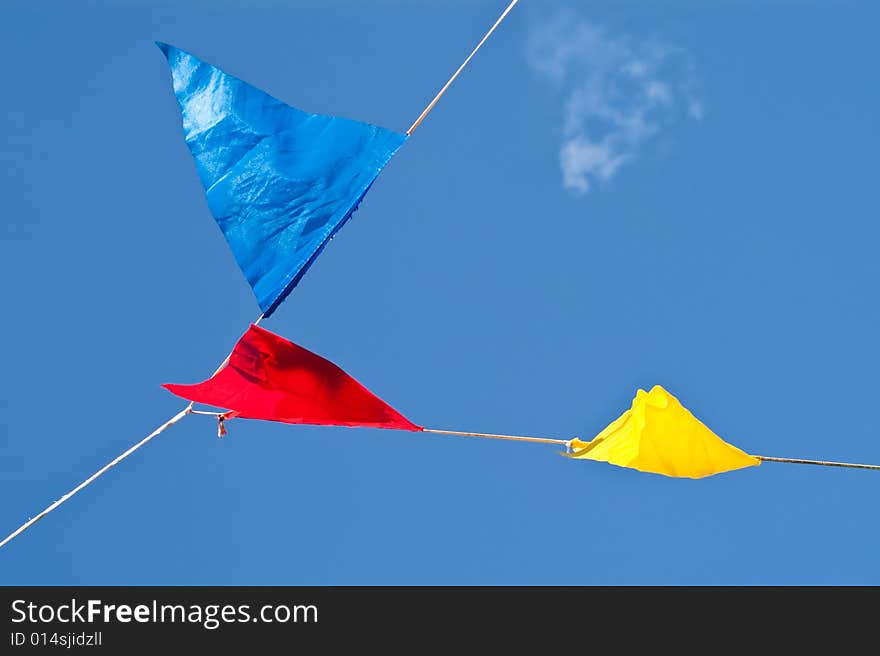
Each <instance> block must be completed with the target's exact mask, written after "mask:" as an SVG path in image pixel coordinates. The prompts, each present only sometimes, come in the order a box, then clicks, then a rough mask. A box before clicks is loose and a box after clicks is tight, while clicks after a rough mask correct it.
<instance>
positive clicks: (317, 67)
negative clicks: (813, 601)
mask: <svg viewBox="0 0 880 656" xmlns="http://www.w3.org/2000/svg"><path fill="white" fill-rule="evenodd" d="M244 4H245V3H238V2H231V1H227V2H219V3H218V2H214V3H209V2H173V3H172V2H153V3H148V2H111V1H106V2H97V1H96V2H91V3H83V4H82V6H81V7H79V8H77V9H72V8H70V6H68V5H67V3H61V2H57V3H55V2H23V1H17V0H13V1H11V2H10V1H8V0H7V2H5V3H3V6H2V8H0V16H2V20H0V55H2V56H0V74H2V79H3V80H4V87H3V91H2V97H3V103H0V125H2V126H3V130H0V165H2V170H3V172H4V175H3V176H2V178H0V195H2V198H3V210H2V215H3V220H2V221H0V245H2V258H0V272H2V274H3V275H2V279H3V281H4V283H3V297H2V304H3V311H4V318H5V321H3V322H2V324H0V331H2V337H3V342H4V343H5V344H6V348H5V357H4V367H3V372H4V376H3V382H2V383H0V385H2V390H0V391H2V394H0V410H2V411H3V412H2V417H3V419H2V431H0V440H2V457H0V527H2V528H3V531H2V532H3V533H4V534H5V533H6V532H7V531H11V530H12V529H14V528H15V527H16V526H18V525H19V524H20V523H22V522H23V521H24V520H26V519H27V518H28V517H29V516H31V515H33V514H35V513H36V512H38V511H39V510H40V509H42V508H43V507H44V506H46V505H47V504H48V503H49V502H51V501H52V500H54V499H56V498H58V497H59V496H61V495H62V494H63V493H64V492H66V491H67V490H69V489H70V488H71V487H73V486H74V485H75V484H77V483H78V482H80V481H81V480H82V479H84V478H85V477H86V476H88V475H89V474H90V473H92V472H93V471H94V470H95V469H97V468H98V467H99V466H101V465H103V464H104V463H106V462H107V461H109V460H110V459H112V458H113V457H114V456H116V455H117V454H119V453H120V452H122V451H123V450H125V449H126V448H127V447H128V446H130V445H131V444H133V443H134V442H135V441H137V440H138V439H140V438H141V437H143V436H144V435H146V434H147V433H148V432H149V431H151V430H152V429H153V428H154V427H155V426H156V425H158V424H159V423H161V422H162V421H163V420H164V419H166V418H167V417H169V416H171V415H172V414H174V413H175V412H176V411H177V410H178V409H179V408H180V407H181V403H180V401H179V399H176V398H174V397H172V396H171V395H170V394H168V393H166V392H164V391H163V390H162V389H160V388H159V384H160V383H162V382H182V383H186V382H195V381H198V380H202V379H203V378H205V377H207V376H208V375H209V374H210V373H211V371H213V369H214V367H215V366H216V365H217V363H218V362H219V360H221V359H222V358H223V356H224V355H225V354H226V353H227V352H228V350H229V349H230V348H231V346H232V345H233V343H234V342H235V340H236V339H237V337H238V336H239V335H240V334H241V333H242V332H243V331H244V330H245V328H246V327H247V324H248V322H249V321H251V320H253V319H255V318H256V316H257V315H258V314H259V312H258V309H257V307H256V303H255V302H254V299H253V297H252V295H251V292H250V289H249V288H248V286H247V284H246V282H245V281H244V279H243V278H242V276H241V274H240V273H239V271H238V269H237V267H236V265H235V263H234V261H233V259H232V256H231V255H230V253H229V252H228V250H227V248H226V245H225V243H224V241H223V239H222V237H221V235H220V232H219V231H218V230H217V228H216V226H215V224H214V221H213V220H212V218H211V216H210V214H209V212H208V209H207V207H206V203H205V200H204V197H203V193H202V189H201V187H200V184H199V181H198V178H197V175H196V171H195V167H194V165H193V162H192V159H191V157H190V155H189V153H188V151H187V149H186V147H185V145H184V143H183V140H182V132H181V127H180V119H179V113H178V109H177V106H176V103H175V100H174V98H173V95H172V92H171V86H170V81H169V76H168V70H167V66H166V64H165V61H164V58H163V56H162V54H161V53H160V52H159V50H158V49H157V48H156V47H155V45H154V44H153V41H154V40H157V39H158V40H163V41H167V42H170V43H172V44H175V45H177V46H179V47H181V48H184V49H187V50H190V51H192V52H194V53H195V54H197V55H198V56H200V57H202V58H204V59H205V60H207V61H209V62H211V63H213V64H215V65H218V66H220V67H222V68H224V69H225V70H227V71H228V72H230V73H232V74H234V75H236V76H238V77H241V78H243V79H245V80H247V81H248V82H250V83H252V84H254V85H256V86H258V87H260V88H262V89H265V90H266V91H268V92H270V93H272V94H273V95H275V96H277V97H279V98H281V99H283V100H284V101H286V102H288V103H290V104H292V105H294V106H296V107H299V108H301V109H305V110H308V111H312V112H322V113H329V114H336V115H341V116H346V117H349V118H357V119H360V120H364V121H368V122H372V123H376V124H379V125H382V126H385V127H388V128H392V129H398V130H405V129H406V127H407V126H409V124H410V123H411V122H412V121H413V119H414V118H415V117H416V116H417V115H418V114H419V112H420V111H421V110H422V108H423V107H424V106H425V105H426V104H427V102H428V101H429V100H430V99H431V97H432V96H433V94H434V93H435V92H436V90H437V89H438V88H439V86H440V85H441V84H442V83H443V82H444V81H445V80H446V79H447V77H448V76H449V74H450V73H451V72H452V71H453V70H454V69H455V67H456V66H458V64H459V63H460V62H461V60H462V59H463V57H464V56H465V55H466V54H467V52H469V50H470V48H471V47H472V46H473V45H474V43H475V42H476V41H477V40H478V39H479V38H480V37H481V36H482V34H483V32H484V31H485V30H486V29H487V28H488V26H489V25H490V24H491V23H492V21H494V19H495V17H496V16H497V15H498V13H500V11H501V10H502V9H503V6H504V5H505V4H506V3H505V2H503V0H502V1H501V2H498V1H495V0H492V1H489V0H485V1H484V0H480V1H468V2H465V1H463V0H462V1H460V2H457V1H450V2H443V3H435V4H432V5H431V6H430V7H429V6H428V5H426V4H425V3H419V2H404V1H399V2H392V1H387V2H383V1H377V2H345V1H342V0H339V1H336V0H334V1H331V2H322V3H310V2H280V1H279V2H264V3H248V4H249V5H257V6H256V7H254V6H248V7H245V6H244ZM520 5H522V6H519V7H517V8H516V9H515V10H514V11H513V12H512V13H511V15H510V16H509V18H508V20H507V21H506V22H505V24H504V25H503V26H502V28H501V29H499V31H498V32H496V34H495V35H494V36H493V37H492V39H491V40H490V41H489V42H488V43H487V45H486V47H485V48H484V49H483V50H482V51H481V52H480V53H479V55H478V56H477V57H476V58H475V59H474V61H473V62H472V65H471V66H470V67H469V68H468V69H467V70H466V72H465V73H464V74H463V75H462V77H461V78H460V79H459V80H458V81H457V82H456V84H455V85H454V86H453V88H452V89H451V90H450V92H449V93H448V94H447V96H446V97H445V98H444V99H443V101H442V102H441V103H440V104H439V105H438V106H437V108H436V110H435V111H434V112H433V113H432V114H431V115H430V117H429V118H428V120H427V121H426V122H425V123H424V124H423V125H422V126H421V127H420V128H419V130H418V131H417V132H416V133H415V135H414V137H413V138H412V139H411V140H410V141H409V142H408V143H407V144H406V145H405V146H404V148H403V149H402V150H401V151H400V153H399V154H398V155H397V156H396V157H395V158H394V160H393V161H392V162H391V164H390V165H389V166H388V168H387V169H386V170H385V171H384V172H383V173H382V175H381V177H380V178H379V180H378V181H377V183H376V184H375V186H374V187H373V189H372V190H371V192H370V193H369V195H368V196H367V198H366V200H365V201H364V203H363V205H362V206H361V209H360V210H359V211H358V213H357V214H356V215H355V217H354V219H353V220H352V221H351V222H350V223H349V224H348V225H347V226H346V227H345V228H344V229H343V231H342V232H341V233H340V234H339V236H338V237H337V238H336V239H335V240H334V241H333V243H332V244H331V245H330V246H329V247H328V248H327V250H326V251H325V253H324V254H323V255H322V257H321V258H320V259H319V261H318V262H317V264H316V265H315V266H314V267H313V268H312V269H311V271H310V272H309V273H308V275H307V276H306V277H305V279H304V280H303V282H302V283H301V284H300V286H299V287H298V288H297V289H296V290H295V292H294V293H293V294H292V295H291V297H290V298H289V299H288V300H287V301H286V302H285V304H284V305H282V306H281V308H280V309H279V311H278V312H277V313H276V314H275V315H274V316H273V317H272V318H271V319H270V320H269V321H268V322H267V323H266V324H265V326H266V327H267V328H269V329H270V330H272V331H274V332H277V333H279V334H281V335H283V336H285V337H287V338H289V339H292V340H294V341H296V342H297V343H300V344H302V345H303V346H305V347H307V348H310V349H312V350H314V351H316V352H317V353H319V354H321V355H323V356H325V357H328V358H330V359H332V360H334V361H335V362H337V363H338V364H340V365H341V366H342V367H344V368H345V369H346V370H347V371H349V372H350V373H351V374H353V375H354V376H356V377H357V378H359V379H360V380H361V381H362V382H363V383H364V384H365V385H367V386H368V387H369V388H370V389H372V390H373V391H375V392H376V393H377V394H379V395H380V396H382V397H383V398H385V399H386V400H388V401H389V402H390V403H392V404H393V405H395V406H396V407H397V408H399V409H400V410H401V411H402V412H403V413H404V414H406V415H407V416H408V417H410V418H411V419H413V420H414V421H416V422H418V423H423V424H425V425H427V426H431V427H437V428H449V429H453V430H455V429H461V430H476V431H488V432H510V433H519V434H531V435H545V436H553V437H570V436H575V435H577V436H580V437H582V438H585V439H586V438H590V437H592V436H593V435H594V434H595V433H597V432H599V430H601V429H602V428H603V427H604V426H605V425H606V424H607V423H608V422H610V421H611V420H612V419H614V418H615V417H617V416H618V415H619V414H620V413H621V412H622V411H623V410H624V409H626V408H627V407H628V406H629V403H630V401H631V399H632V397H633V395H634V393H635V391H636V389H637V388H639V387H643V388H650V386H652V385H654V384H662V385H664V386H665V387H666V388H667V389H669V390H670V391H671V392H672V393H673V394H675V395H677V396H678V397H679V398H680V399H681V400H682V402H683V403H684V404H685V405H686V406H687V407H689V408H690V409H691V410H692V411H693V412H694V413H695V414H696V415H697V416H698V417H699V418H700V419H702V420H703V421H704V422H705V423H706V424H708V425H709V426H710V427H711V428H713V429H714V430H715V431H716V432H717V433H718V434H719V435H721V436H722V437H723V438H725V439H726V440H728V441H730V442H732V443H734V444H736V445H737V446H739V447H741V448H743V449H744V450H746V451H749V452H751V453H755V454H760V455H768V456H788V457H801V458H818V459H831V460H844V461H855V462H880V442H878V433H877V429H876V425H875V424H876V422H875V421H874V418H873V413H874V409H875V408H876V406H877V401H876V396H877V377H876V373H875V372H876V371H877V369H878V365H880V353H878V350H877V339H876V335H877V332H878V325H880V312H878V305H877V302H876V289H877V281H878V279H880V260H878V258H877V256H876V243H877V240H878V238H880V228H878V224H877V217H878V211H877V208H878V202H880V201H878V195H877V174H876V153H877V152H878V150H880V133H878V130H877V126H876V117H877V116H878V114H880V84H878V77H877V71H876V65H875V62H876V61H878V59H880V53H878V48H880V46H878V45H877V41H876V30H875V29H874V28H873V26H874V25H876V24H877V20H878V19H880V11H878V9H877V8H876V7H872V6H871V5H870V3H867V2H864V3H862V2H850V3H846V4H845V5H842V4H840V3H837V4H835V5H831V4H828V3H816V2H800V3H790V2H770V3H767V2H726V3H711V5H712V6H711V7H707V6H705V5H704V3H697V2H667V3H662V5H661V4H660V3H638V2H624V3H620V2H613V3H612V2H595V3H574V2H572V3H569V4H568V5H566V4H565V3H551V2H531V1H530V0H524V1H523V2H521V3H520ZM560 16H562V18H560ZM878 486H880V477H878V476H877V474H876V473H872V472H862V471H857V470H838V469H831V468H816V467H806V466H794V465H774V464H765V465H763V466H761V467H758V468H752V469H748V470H743V471H739V472H732V473H728V474H723V475H720V476H716V477H713V478H709V479H705V480H701V481H691V480H677V479H669V478H664V477H660V476H654V475H649V474H641V473H638V472H634V471H629V470H625V469H621V468H617V467H613V466H610V465H606V464H602V463H593V462H585V461H571V460H567V459H564V458H561V457H559V456H557V455H556V450H555V449H554V448H553V447H552V446H547V447H544V446H541V445H524V444H516V443H511V444H508V443H498V442H494V441H479V440H473V441H469V440H466V439H456V438H440V437H431V436H427V435H413V434H409V433H402V432H395V431H384V432H383V431H379V430H354V429H343V428H317V427H314V428H313V427H294V426H287V425H281V424H270V423H265V424H264V423H259V422H247V421H241V422H232V423H230V425H229V435H228V436H227V437H225V438H224V439H223V440H218V439H217V438H216V436H215V425H214V424H212V422H211V421H210V419H208V418H200V417H191V418H188V419H187V420H186V421H184V422H183V423H181V424H179V425H178V426H176V427H174V428H173V429H171V430H169V431H168V432H167V433H165V434H163V435H162V436H161V437H159V438H157V439H156V440H155V441H153V442H152V443H151V444H150V445H148V446H147V447H146V448H144V449H143V450H142V451H140V452H138V453H137V454H136V455H135V456H133V457H132V458H130V459H128V460H127V461H125V462H124V463H123V464H121V465H120V466H119V467H117V468H115V469H114V470H112V471H111V472H109V473H108V474H107V475H105V476H104V477H103V478H101V479H100V480H99V481H98V482H96V483H95V484H94V485H92V486H91V487H89V488H88V489H87V490H85V491H83V492H82V493H80V494H79V495H78V496H77V497H76V498H74V499H72V500H71V501H70V502H69V503H67V504H65V505H64V506H62V507H61V508H60V509H59V510H57V511H56V512H54V513H52V514H51V515H50V516H49V517H47V518H45V519H44V520H42V521H41V522H39V523H38V524H37V525H35V526H34V527H33V528H32V529H30V530H29V531H28V532H27V533H25V534H24V535H22V536H20V537H19V538H17V539H16V540H15V541H14V542H12V543H11V544H10V545H8V546H7V547H4V549H3V550H2V552H0V583H4V584H322V585H323V584H717V583H722V584H739V583H741V584H802V583H803V584H807V583H810V584H840V583H849V584H877V583H880V565H878V561H877V558H876V554H877V553H878V551H880V529H878V528H877V522H876V521H875V516H876V495H877V490H878Z"/></svg>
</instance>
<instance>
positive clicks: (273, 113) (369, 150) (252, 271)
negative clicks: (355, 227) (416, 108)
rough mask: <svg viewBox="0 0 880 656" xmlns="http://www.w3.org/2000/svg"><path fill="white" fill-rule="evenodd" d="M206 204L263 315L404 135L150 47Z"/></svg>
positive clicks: (168, 49)
mask: <svg viewBox="0 0 880 656" xmlns="http://www.w3.org/2000/svg"><path fill="white" fill-rule="evenodd" d="M157 45H158V46H159V48H161V49H162V52H163V53H165V56H166V57H167V58H168V64H169V66H170V67H171V78H172V81H173V83H174V94H175V96H177V100H178V102H179V103H180V110H181V113H182V115H183V132H184V136H185V138H186V143H187V145H188V146H189V149H190V151H191V152H192V154H193V157H194V158H195V161H196V168H197V169H198V172H199V177H200V178H201V180H202V185H203V186H204V188H205V194H206V195H207V198H208V206H209V208H210V210H211V213H212V214H213V215H214V218H215V219H216V221H217V225H219V226H220V229H221V230H222V231H223V234H224V236H225V237H226V241H227V242H228V243H229V247H230V248H231V249H232V253H233V255H234V256H235V259H236V261H237V262H238V265H239V267H241V270H242V272H243V273H244V275H245V277H246V278H247V280H248V282H249V283H250V285H251V288H252V289H253V290H254V295H255V296H256V297H257V301H258V302H259V304H260V309H262V310H263V314H264V316H269V315H270V314H272V312H274V311H275V308H277V307H278V305H279V304H280V303H281V302H282V301H283V300H284V299H285V298H286V296H287V295H288V294H289V293H290V291H291V290H292V289H293V288H294V287H295V286H296V284H297V283H298V282H299V280H300V278H302V276H303V274H305V272H306V270H308V268H309V267H310V266H311V265H312V263H313V262H314V261H315V259H316V258H317V256H318V255H319V254H320V253H321V251H322V250H323V248H324V246H326V244H327V242H328V241H329V240H330V239H331V238H332V237H333V235H334V234H335V233H336V231H337V230H339V229H340V228H341V227H342V226H343V224H345V222H346V221H347V220H348V218H349V217H350V216H351V215H352V213H353V212H354V211H355V209H357V206H358V204H359V203H360V201H361V199H362V198H363V197H364V194H366V193H367V191H368V190H369V188H370V185H372V184H373V181H374V180H375V179H376V176H377V175H379V172H380V171H381V170H382V168H383V167H384V166H385V164H387V163H388V160H389V159H391V156H392V155H394V153H395V152H396V151H397V149H398V148H400V146H401V145H403V142H404V141H405V140H406V135H404V134H400V133H397V132H392V131H390V130H385V129H384V128H380V127H376V126H374V125H369V124H367V123H361V122H359V121H350V120H347V119H343V118H336V117H333V116H323V115H320V114H308V113H306V112H303V111H300V110H298V109H295V108H293V107H290V106H289V105H286V104H284V103H283V102H281V101H280V100H277V99H275V98H273V97H272V96H270V95H268V94H267V93H265V92H263V91H260V90H259V89H257V88H255V87H252V86H251V85H249V84H247V83H246V82H243V81H242V80H239V79H238V78H235V77H233V76H231V75H228V74H226V73H224V72H223V71H221V70H220V69H219V68H216V67H214V66H211V65H210V64H206V63H205V62H202V61H200V60H199V59H197V58H196V57H194V56H193V55H191V54H189V53H188V52H184V51H183V50H179V49H177V48H175V47H173V46H169V45H167V44H164V43H157Z"/></svg>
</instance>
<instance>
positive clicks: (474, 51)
mask: <svg viewBox="0 0 880 656" xmlns="http://www.w3.org/2000/svg"><path fill="white" fill-rule="evenodd" d="M517 2H519V0H513V1H512V2H511V3H510V4H509V5H507V9H505V10H504V13H503V14H501V16H499V17H498V20H497V21H495V24H494V25H493V26H492V28H491V29H490V30H489V31H488V32H486V36H484V37H483V38H482V40H481V41H480V42H479V43H478V44H477V47H476V48H474V49H473V50H472V51H471V54H469V55H468V56H467V59H465V60H464V63H463V64H462V65H461V66H459V67H458V70H457V71H455V73H453V75H452V77H451V78H449V81H448V82H447V83H446V84H444V85H443V88H442V89H440V91H439V92H438V93H437V95H436V96H434V100H432V101H431V102H430V104H429V105H428V106H427V107H425V111H423V112H422V113H421V114H420V115H419V117H418V118H417V119H416V120H415V122H414V123H413V124H412V125H411V126H409V130H407V131H406V135H407V136H409V135H411V134H412V133H413V132H414V131H415V129H416V128H417V127H419V123H421V122H422V121H424V120H425V117H426V116H427V115H428V113H429V112H430V111H431V110H432V109H434V105H436V104H437V101H438V100H440V98H441V97H442V96H443V94H444V93H446V90H447V89H448V88H449V87H450V86H452V83H453V82H455V78H457V77H458V74H459V73H461V72H462V71H463V70H464V67H465V66H467V65H468V62H469V61H470V60H471V59H472V58H473V56H474V55H476V54H477V50H479V49H480V48H481V47H482V46H483V44H484V43H486V40H487V39H488V38H489V37H490V36H491V35H492V32H494V31H495V28H496V27H498V26H499V25H501V21H503V20H504V19H505V17H506V16H507V14H508V13H510V10H511V9H513V7H514V5H515V4H516V3H517Z"/></svg>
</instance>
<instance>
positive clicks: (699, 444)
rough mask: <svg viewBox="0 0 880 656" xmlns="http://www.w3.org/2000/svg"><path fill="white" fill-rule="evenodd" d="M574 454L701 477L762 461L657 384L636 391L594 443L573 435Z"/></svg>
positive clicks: (575, 455)
mask: <svg viewBox="0 0 880 656" xmlns="http://www.w3.org/2000/svg"><path fill="white" fill-rule="evenodd" d="M571 447H572V450H573V452H572V453H566V454H565V455H567V456H568V457H570V458H585V459H589V460H601V461H604V462H610V463H611V464H612V465H619V466H621V467H631V468H633V469H638V470H639V471H643V472H652V473H654V474H663V475H664V476H678V477H683V478H703V477H704V476H711V475H712V474H719V473H721V472H726V471H730V470H732V469H741V468H743V467H752V466H755V465H760V464H761V461H760V460H759V459H758V458H755V457H754V456H750V455H749V454H747V453H745V452H744V451H740V450H739V449H737V448H736V447H735V446H733V445H732V444H728V443H727V442H725V441H724V440H722V439H721V438H720V437H718V436H717V435H716V434H715V433H713V432H712V431H711V430H709V429H708V428H707V427H706V426H705V425H704V424H703V423H702V422H701V421H700V420H699V419H697V418H696V417H694V416H693V415H692V414H691V413H690V412H689V411H688V409H687V408H685V407H684V406H683V405H682V404H681V403H679V401H678V399H677V398H675V397H674V396H672V394H670V393H669V392H667V391H666V390H665V389H663V388H662V387H660V386H659V385H655V386H654V388H653V389H652V390H651V391H650V392H646V391H645V390H642V389H640V390H639V391H638V392H636V398H634V399H633V402H632V407H631V408H630V409H629V410H627V411H626V412H624V413H623V414H622V415H621V416H620V417H619V418H618V419H616V420H615V421H613V422H612V423H611V424H610V425H609V426H608V427H607V428H606V429H605V430H603V431H602V432H601V433H599V434H598V435H597V436H596V437H595V439H593V440H592V441H591V442H583V441H581V440H578V439H574V440H572V442H571Z"/></svg>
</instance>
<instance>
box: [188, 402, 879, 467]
mask: <svg viewBox="0 0 880 656" xmlns="http://www.w3.org/2000/svg"><path fill="white" fill-rule="evenodd" d="M224 412H226V411H222V412H211V411H208V410H192V413H193V414H196V415H208V416H211V417H217V416H218V415H223V414H224ZM422 432H423V433H433V434H434V435H455V436H459V437H480V438H484V439H490V440H507V441H510V442H533V443H538V444H558V445H560V446H564V447H565V449H566V451H570V450H571V442H572V440H560V439H556V438H551V437H530V436H527V435H505V434H502V433H472V432H470V431H452V430H441V429H439V428H423V429H422ZM752 457H753V458H757V459H758V460H761V461H764V462H786V463H792V464H796V465H822V466H823V467H849V468H851V469H874V470H878V471H880V465H860V464H857V463H853V462H833V461H830V460H804V459H801V458H771V457H770V456H755V455H753V456H752Z"/></svg>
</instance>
